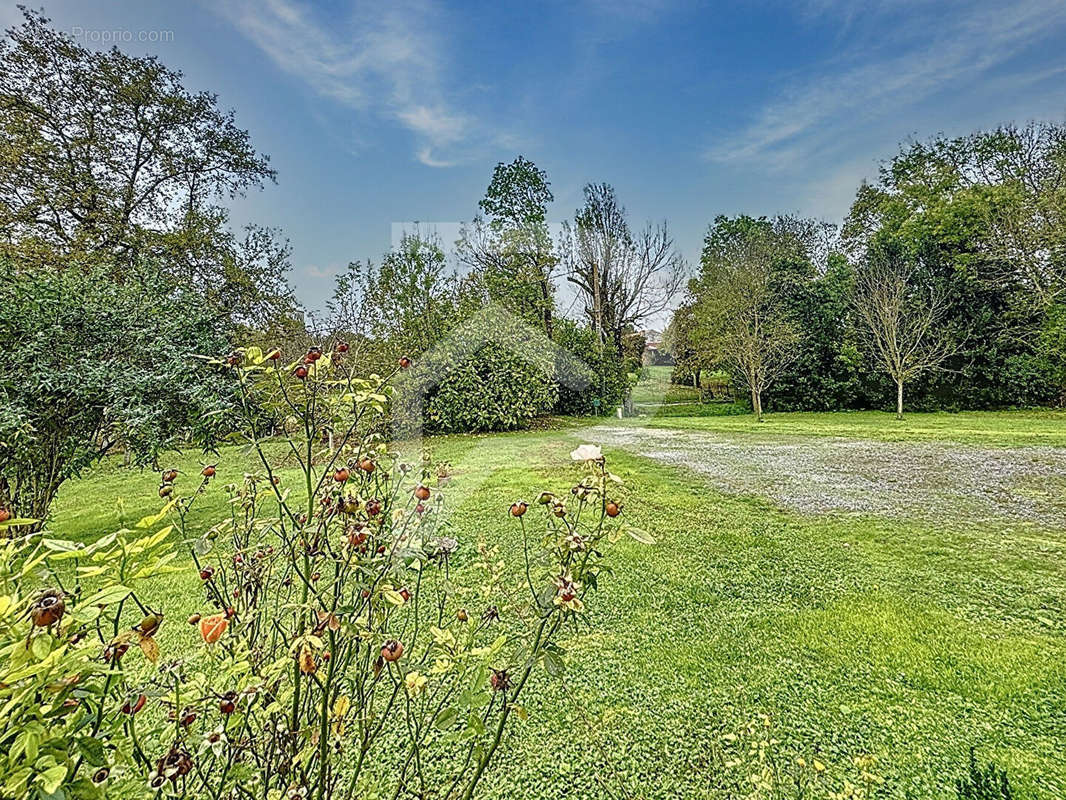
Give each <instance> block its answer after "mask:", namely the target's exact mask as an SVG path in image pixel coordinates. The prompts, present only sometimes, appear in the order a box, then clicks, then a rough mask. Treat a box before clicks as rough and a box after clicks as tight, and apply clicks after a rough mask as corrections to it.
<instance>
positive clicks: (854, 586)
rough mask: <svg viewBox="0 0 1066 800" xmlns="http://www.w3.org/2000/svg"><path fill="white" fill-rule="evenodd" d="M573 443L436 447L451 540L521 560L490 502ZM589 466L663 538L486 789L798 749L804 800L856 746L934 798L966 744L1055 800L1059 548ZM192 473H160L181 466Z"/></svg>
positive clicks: (1009, 438)
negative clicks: (614, 477) (815, 509)
mask: <svg viewBox="0 0 1066 800" xmlns="http://www.w3.org/2000/svg"><path fill="white" fill-rule="evenodd" d="M1064 422H1066V416H1063V415H1061V414H1036V413H1032V414H1030V413H1015V414H959V415H946V414H945V415H917V414H915V415H911V416H909V417H908V419H907V420H905V421H904V422H903V423H897V422H896V421H895V420H894V419H892V417H891V416H889V415H885V414H872V413H870V414H827V415H812V414H788V415H770V416H769V417H768V419H767V421H766V422H764V423H763V424H762V425H757V424H756V423H754V422H753V421H751V420H749V419H746V418H738V417H731V418H700V419H679V418H674V419H656V420H653V421H651V423H650V424H655V425H664V426H676V427H685V428H691V429H707V430H716V429H728V430H734V431H751V432H753V433H754V432H758V433H761V434H764V433H771V432H772V433H781V434H796V435H800V434H803V435H812V434H813V435H832V436H847V437H854V438H908V439H922V438H932V439H938V440H953V439H954V440H960V441H966V442H980V443H982V444H994V445H1010V444H1051V445H1066V430H1064V429H1066V425H1064V424H1063V423H1064ZM718 426H723V427H722V428H719V427H718ZM580 438H581V431H580V430H579V429H576V428H564V429H554V430H543V431H536V432H529V433H518V434H504V435H495V436H481V437H446V438H439V439H436V440H432V441H431V442H430V444H431V446H432V448H433V453H434V458H435V460H447V461H450V462H451V463H452V464H453V465H454V477H453V478H452V479H451V481H450V482H449V484H448V486H447V487H446V490H445V494H446V496H447V497H448V503H449V506H450V507H451V508H452V509H453V510H454V512H455V513H454V515H453V518H452V519H453V523H454V525H455V530H456V532H457V536H458V538H459V539H460V541H461V542H462V543H463V547H470V548H473V547H474V546H475V544H476V542H477V540H478V537H485V538H487V539H489V540H490V541H492V542H496V543H498V544H500V545H501V550H502V553H503V556H504V558H505V559H509V560H510V563H512V564H514V565H515V567H516V568H517V563H518V550H517V547H518V543H517V542H516V539H515V537H514V535H513V533H514V529H513V526H512V525H511V524H509V520H507V518H506V509H507V506H508V505H509V504H510V503H511V501H512V500H514V499H515V498H517V497H527V498H528V497H530V496H531V495H533V494H534V493H535V492H536V491H537V490H539V489H541V488H552V489H565V488H567V487H568V486H569V484H570V482H571V480H572V477H573V476H572V475H571V474H570V470H571V469H572V468H571V467H570V466H569V458H568V451H569V450H570V449H571V448H572V447H573V446H574V444H575V442H576V441H579V440H580ZM607 455H608V458H609V460H610V463H611V466H612V469H613V470H614V471H615V472H617V473H619V474H620V475H622V476H623V477H624V478H625V480H626V481H627V484H628V485H629V487H630V489H631V491H632V499H631V500H630V502H629V503H628V504H627V505H626V508H625V511H624V514H625V515H626V517H627V518H629V519H631V520H632V521H633V523H634V524H636V525H639V526H640V527H642V528H645V529H647V530H649V531H652V532H654V533H655V534H656V536H657V537H658V540H659V543H658V544H657V545H656V546H654V547H650V548H649V547H644V546H641V545H638V544H636V543H635V542H630V541H626V542H623V543H622V544H621V545H620V547H619V549H618V550H617V551H616V552H615V554H614V556H613V558H614V561H615V565H616V571H615V573H614V575H612V576H610V577H609V579H607V580H606V581H605V585H604V587H603V589H602V590H601V591H600V592H599V593H598V594H596V595H594V596H592V597H591V601H590V603H589V607H590V609H589V618H590V620H591V622H592V627H591V628H590V629H587V630H586V629H582V630H579V631H573V632H572V633H571V634H570V635H569V636H568V640H567V641H566V642H564V644H565V646H566V647H567V648H568V650H569V655H568V669H567V674H566V678H565V680H564V681H562V682H560V681H554V682H553V681H551V680H550V679H549V678H548V677H547V675H544V674H541V675H540V676H539V683H538V686H537V688H536V690H535V691H534V692H533V693H531V694H530V695H529V696H528V698H527V703H526V705H527V707H528V709H529V711H530V718H529V720H528V721H527V722H524V723H518V724H517V727H516V728H514V730H513V734H512V736H511V737H510V738H509V740H508V743H507V748H506V750H505V751H504V752H503V753H502V757H501V758H500V760H499V761H497V762H496V765H495V768H494V770H493V772H492V774H491V775H490V776H489V778H488V779H487V781H486V784H485V791H484V795H485V796H486V797H491V798H511V799H513V800H518V799H519V798H529V797H537V798H540V797H572V798H593V797H595V798H598V797H605V798H606V797H615V798H703V797H716V798H717V797H721V798H726V797H738V798H739V797H748V796H751V791H752V785H751V783H750V782H749V775H750V773H751V772H752V770H753V764H752V760H753V759H755V758H757V757H758V753H759V752H760V748H759V747H758V744H757V740H765V741H766V742H767V743H768V744H767V746H766V747H767V749H766V751H765V752H767V753H768V755H767V758H768V759H770V760H771V761H772V762H773V763H776V764H777V765H778V766H779V767H780V769H781V771H782V772H787V773H789V774H791V773H792V772H793V771H794V770H796V769H800V768H799V767H798V766H796V759H797V758H800V757H802V758H803V759H805V761H806V763H807V764H808V767H807V768H806V773H810V774H813V768H812V767H811V766H810V765H811V764H812V763H813V761H814V760H815V759H817V760H818V761H819V762H820V763H822V764H824V765H825V772H824V773H819V777H818V778H817V779H816V783H815V787H814V790H813V791H812V792H811V794H809V795H805V796H810V797H829V796H830V794H829V792H830V791H839V790H840V788H841V787H842V785H843V781H844V780H850V781H851V782H852V783H856V782H858V781H859V773H860V768H859V767H858V766H856V764H855V759H856V758H858V757H861V756H863V755H865V754H872V755H873V756H874V757H875V758H876V762H875V763H874V766H873V767H872V772H873V773H874V774H876V776H877V777H878V779H880V780H881V781H882V782H881V783H879V784H877V785H876V786H877V788H876V792H875V794H874V796H876V797H886V798H887V797H899V798H904V797H913V798H933V797H944V798H952V797H954V789H953V780H954V778H955V777H956V776H958V775H960V774H961V773H962V771H963V770H964V767H965V762H966V758H967V754H968V750H969V748H970V746H975V747H976V748H977V752H978V755H979V758H981V759H982V760H988V759H995V760H996V761H997V762H998V763H1000V764H1001V765H1003V766H1005V767H1006V768H1007V769H1008V772H1009V774H1010V777H1011V781H1012V784H1013V786H1014V787H1015V789H1016V792H1017V793H1016V797H1029V798H1059V797H1063V796H1066V758H1063V752H1064V751H1066V620H1064V618H1063V605H1062V602H1063V599H1064V598H1066V564H1064V563H1063V561H1062V558H1061V556H1062V552H1063V545H1064V540H1066V535H1064V534H1063V533H1062V532H1059V531H1046V532H1042V533H1041V535H1039V536H1034V535H1032V533H1031V532H1030V533H1029V534H1028V535H1026V536H1024V537H1023V536H1018V537H1017V538H1016V539H1015V538H1014V537H1013V536H1012V532H1011V531H1010V530H1009V529H1004V530H1002V531H1000V530H991V529H981V530H974V529H966V528H965V527H963V528H960V529H953V530H950V531H949V530H942V529H937V528H931V527H927V526H923V525H919V524H916V523H900V522H899V521H889V520H881V519H876V518H862V517H849V518H847V519H842V518H839V517H819V516H800V515H796V514H791V513H787V512H784V511H780V510H777V509H775V508H773V507H772V506H770V505H769V504H768V503H766V502H764V501H761V500H758V499H753V498H744V497H737V496H728V495H723V494H721V493H718V492H715V491H713V490H711V489H709V488H707V486H706V484H705V483H704V482H703V481H702V480H701V479H699V478H698V477H696V476H693V475H688V474H685V473H683V472H680V471H678V470H675V469H672V468H668V467H664V466H660V465H658V464H657V463H655V462H651V461H649V460H646V459H641V458H638V457H635V456H632V455H628V454H626V453H624V452H621V451H616V450H609V451H608V452H607ZM197 462H198V459H197V458H196V457H195V456H186V457H182V458H180V459H175V461H174V463H175V464H176V465H177V466H178V467H179V468H182V469H185V470H187V471H189V472H193V471H196V472H198V471H199V466H198V463H197ZM248 466H249V463H248V461H247V457H246V456H245V455H243V454H242V453H241V451H238V450H236V449H231V450H227V451H225V452H224V453H223V455H222V458H221V459H220V460H219V474H220V479H221V480H220V482H219V484H218V487H219V488H216V489H213V490H212V493H211V494H210V495H209V496H208V498H207V499H208V502H207V503H205V504H204V505H203V506H201V507H200V508H198V509H197V510H196V511H194V512H193V516H192V520H193V524H194V525H196V526H206V525H208V524H209V523H210V522H211V521H213V520H215V519H217V518H218V517H219V516H220V515H221V514H223V513H224V510H225V505H224V501H223V499H222V492H221V491H220V486H221V481H224V480H226V475H227V474H229V475H236V474H237V473H238V472H239V471H241V470H243V469H245V468H247V467H248ZM156 485H157V482H156V477H155V476H154V475H153V474H150V473H138V472H129V471H126V470H122V469H120V468H117V467H113V466H108V467H104V468H101V469H99V470H97V471H95V472H94V473H93V474H92V475H89V476H87V477H86V478H85V479H83V480H81V481H78V482H76V483H72V484H71V485H69V486H67V487H65V488H64V491H63V493H62V495H61V497H60V499H59V501H58V505H57V509H56V516H55V520H54V524H53V529H54V530H55V531H56V532H58V533H60V534H63V535H67V536H71V537H79V538H87V537H90V536H94V535H97V534H99V533H102V532H104V531H107V530H110V529H112V528H113V527H114V526H115V525H116V524H117V522H118V517H119V516H120V514H124V515H125V518H126V519H127V521H133V520H135V519H136V518H138V517H139V516H141V515H144V514H147V513H149V512H151V511H152V510H154V509H155V508H156V507H157V506H158V499H157V498H156V497H155V487H156ZM120 502H121V503H122V506H121V508H122V509H123V510H122V511H121V512H119V511H117V509H118V508H119V507H120V505H119V504H120ZM190 577H191V576H190ZM188 585H189V577H185V576H170V577H168V578H167V579H166V580H165V581H161V582H160V585H159V590H158V591H159V595H160V603H161V604H165V608H166V610H167V613H168V614H174V615H175V616H176V618H179V619H180V618H181V617H183V616H184V615H185V614H187V613H189V612H191V611H193V610H196V609H195V608H194V606H195V603H196V597H195V596H194V595H195V594H196V593H195V592H193V593H190V592H188V591H187V590H186V589H187V587H188ZM163 633H165V634H166V636H164V637H163V642H162V644H163V646H164V649H165V650H166V649H167V648H170V649H171V650H172V651H173V650H178V651H180V649H181V647H182V646H183V644H184V642H185V639H186V637H188V636H191V634H190V633H189V631H188V630H187V629H185V626H183V625H177V626H169V630H168V629H167V627H166V626H165V627H164V631H163ZM762 715H765V716H762ZM751 722H755V725H754V726H753V728H752V731H754V732H753V733H749V732H748V730H747V726H748V724H749V723H751ZM734 734H736V735H739V737H740V738H739V739H738V741H736V742H734V741H731V740H732V737H733V735H734ZM770 742H772V743H770ZM752 744H755V747H754V753H755V755H752V754H751V753H750V752H749V750H750V745H752ZM758 796H761V797H768V796H771V795H767V794H764V795H758ZM781 796H790V797H791V796H793V795H781Z"/></svg>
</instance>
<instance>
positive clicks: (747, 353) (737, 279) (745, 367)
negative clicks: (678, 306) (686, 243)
mask: <svg viewBox="0 0 1066 800" xmlns="http://www.w3.org/2000/svg"><path fill="white" fill-rule="evenodd" d="M818 232H819V227H818V226H817V225H816V224H815V223H813V222H812V221H809V220H798V219H792V218H789V217H777V218H775V219H773V220H767V219H765V218H759V219H752V218H751V217H746V216H741V217H737V218H736V219H729V218H727V217H723V216H719V217H718V218H717V219H715V223H714V225H713V226H712V227H711V228H710V230H708V232H707V236H706V239H705V240H704V245H703V255H702V257H701V261H700V277H699V278H698V279H697V280H695V281H693V282H692V283H691V284H690V286H689V293H690V302H691V303H692V305H693V311H692V313H693V315H694V318H695V319H694V331H693V333H692V334H690V336H691V335H693V334H694V336H695V338H696V340H697V342H698V345H697V346H698V347H699V348H700V349H702V350H703V351H704V352H706V353H708V355H709V357H710V359H711V361H712V363H714V364H716V365H721V366H723V367H726V368H728V369H729V370H730V371H731V372H732V373H733V375H734V377H735V379H736V380H737V382H738V383H741V384H743V385H745V386H747V387H748V389H749V390H750V393H751V405H752V410H753V411H754V413H755V415H756V417H761V416H762V396H763V392H765V391H766V390H767V389H768V388H769V387H770V386H771V385H773V383H774V382H775V381H776V380H778V379H779V378H780V377H781V376H782V375H783V374H786V373H787V371H788V370H789V368H790V367H791V365H792V364H793V363H794V362H795V361H796V359H797V357H798V355H799V351H800V343H801V341H802V334H801V329H800V326H799V320H798V319H797V318H796V316H795V314H794V309H793V308H792V307H791V304H790V303H789V302H788V299H789V294H790V292H789V287H790V285H791V284H793V283H794V282H796V281H797V280H799V281H803V280H808V279H809V274H808V275H804V274H803V269H804V268H805V267H806V268H807V269H808V271H809V264H810V261H811V259H812V252H813V250H814V248H815V246H816V244H817V242H816V236H817V235H818Z"/></svg>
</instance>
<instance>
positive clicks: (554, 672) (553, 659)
mask: <svg viewBox="0 0 1066 800" xmlns="http://www.w3.org/2000/svg"><path fill="white" fill-rule="evenodd" d="M541 660H542V661H543V662H544V669H546V670H547V671H548V674H549V675H551V676H552V677H553V678H558V677H560V676H561V675H562V674H563V672H565V671H566V664H565V663H564V662H563V659H562V657H561V656H560V655H559V654H558V653H553V652H551V651H545V652H544V653H543V655H541Z"/></svg>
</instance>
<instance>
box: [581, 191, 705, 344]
mask: <svg viewBox="0 0 1066 800" xmlns="http://www.w3.org/2000/svg"><path fill="white" fill-rule="evenodd" d="M561 249H562V252H563V257H564V260H565V263H566V279H567V280H568V281H570V283H572V284H573V285H574V286H576V287H577V288H578V290H579V292H580V294H581V298H582V300H583V302H584V309H585V314H586V315H587V316H588V319H589V322H590V323H591V325H592V326H593V328H594V329H595V330H596V331H597V332H598V333H599V334H600V336H601V337H603V338H604V339H608V340H610V341H611V342H612V343H613V344H614V346H615V347H616V348H617V350H618V352H619V353H620V354H621V353H622V351H623V349H624V341H623V337H624V335H625V333H626V332H627V331H633V330H635V329H637V328H639V327H640V326H641V325H642V324H644V323H645V322H646V321H647V320H648V319H650V318H651V317H654V316H655V315H656V314H659V313H662V312H663V311H665V310H666V309H667V308H669V307H670V304H671V303H672V302H673V300H674V298H675V296H676V294H677V292H678V290H679V289H680V288H681V286H682V284H683V282H684V279H685V261H684V259H683V258H682V256H681V254H680V253H679V252H678V251H677V249H676V248H675V247H674V241H673V238H672V237H671V236H670V232H669V229H668V228H667V225H666V223H665V222H663V223H661V224H658V225H655V224H652V223H648V224H647V225H646V226H645V227H644V228H642V229H641V230H640V231H638V232H637V233H635V234H634V233H633V231H632V229H631V228H630V226H629V221H628V219H627V216H626V210H625V208H624V207H623V206H622V205H621V203H619V202H618V198H617V196H616V195H615V191H614V189H613V188H612V187H611V186H610V185H609V184H606V183H597V184H592V183H590V184H588V185H587V186H585V203H584V205H583V206H582V207H581V208H579V209H578V210H577V211H576V212H575V214H574V222H573V224H572V225H571V224H570V223H566V224H565V225H564V228H563V237H562V243H561Z"/></svg>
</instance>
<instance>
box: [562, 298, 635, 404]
mask: <svg viewBox="0 0 1066 800" xmlns="http://www.w3.org/2000/svg"><path fill="white" fill-rule="evenodd" d="M555 343H556V344H557V345H558V346H559V348H560V349H561V350H562V351H565V353H566V354H568V355H570V356H573V357H574V358H575V359H577V361H574V360H572V359H569V358H557V359H556V376H557V380H558V381H559V398H558V401H557V402H556V403H555V413H557V414H568V415H575V416H580V415H584V414H608V413H611V412H612V411H613V410H614V408H615V407H616V406H618V405H620V404H621V403H622V398H623V397H624V396H625V392H626V388H627V387H628V386H629V379H628V374H627V370H626V365H625V364H624V363H623V362H622V359H621V358H619V356H618V352H617V351H616V350H615V348H614V346H613V345H611V344H603V345H601V344H600V343H599V342H598V341H597V340H596V335H595V333H594V332H593V331H592V330H591V329H590V328H586V327H582V326H580V325H578V324H577V323H575V322H573V321H571V320H567V319H559V320H556V323H555ZM578 362H580V363H578ZM585 367H587V368H588V370H589V373H586V372H585V371H584V368H585ZM586 381H587V383H586ZM582 383H584V384H585V385H584V387H583V388H578V386H580V385H581V384H582Z"/></svg>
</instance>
